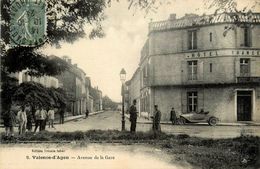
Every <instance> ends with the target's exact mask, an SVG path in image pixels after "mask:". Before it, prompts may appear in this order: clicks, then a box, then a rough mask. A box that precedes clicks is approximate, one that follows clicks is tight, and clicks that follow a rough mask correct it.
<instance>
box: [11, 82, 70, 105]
mask: <svg viewBox="0 0 260 169" xmlns="http://www.w3.org/2000/svg"><path fill="white" fill-rule="evenodd" d="M12 100H13V101H15V102H20V103H22V104H24V103H29V104H31V105H32V106H35V105H37V104H41V105H43V106H45V107H49V106H54V107H61V106H63V105H66V93H65V91H64V90H63V89H61V88H58V89H55V88H47V87H44V86H43V85H41V84H39V83H35V82H24V83H22V84H21V85H19V86H18V87H17V89H16V90H15V92H14V93H13V95H12Z"/></svg>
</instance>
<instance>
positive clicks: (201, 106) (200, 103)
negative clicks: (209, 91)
mask: <svg viewBox="0 0 260 169" xmlns="http://www.w3.org/2000/svg"><path fill="white" fill-rule="evenodd" d="M201 109H204V90H203V89H201V90H199V91H198V111H200V110H201ZM204 111H208V110H204Z"/></svg>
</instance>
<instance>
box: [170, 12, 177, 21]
mask: <svg viewBox="0 0 260 169" xmlns="http://www.w3.org/2000/svg"><path fill="white" fill-rule="evenodd" d="M169 20H171V21H173V20H176V14H175V13H172V14H170V17H169Z"/></svg>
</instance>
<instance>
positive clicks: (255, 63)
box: [250, 59, 260, 77]
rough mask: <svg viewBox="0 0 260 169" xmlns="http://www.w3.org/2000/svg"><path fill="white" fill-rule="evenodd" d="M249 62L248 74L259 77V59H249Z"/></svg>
mask: <svg viewBox="0 0 260 169" xmlns="http://www.w3.org/2000/svg"><path fill="white" fill-rule="evenodd" d="M250 61H251V64H250V76H252V77H259V76H260V60H259V59H258V60H256V59H251V60H250Z"/></svg>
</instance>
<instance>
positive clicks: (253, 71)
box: [129, 13, 260, 122]
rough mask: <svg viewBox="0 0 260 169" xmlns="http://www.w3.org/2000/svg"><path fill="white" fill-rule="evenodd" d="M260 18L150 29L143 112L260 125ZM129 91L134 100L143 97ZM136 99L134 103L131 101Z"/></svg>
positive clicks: (189, 20) (186, 20)
mask: <svg viewBox="0 0 260 169" xmlns="http://www.w3.org/2000/svg"><path fill="white" fill-rule="evenodd" d="M259 37H260V14H259V13H251V14H248V15H245V14H243V13H222V14H216V15H203V16H198V15H194V14H188V15H186V16H184V17H182V18H180V19H176V15H175V14H172V15H170V18H169V19H168V20H165V21H160V22H151V23H150V24H149V34H148V39H147V41H146V43H145V45H144V47H143V49H142V51H141V58H140V63H139V68H138V69H139V71H140V79H139V80H138V78H135V76H136V75H134V76H133V78H132V79H131V80H130V81H132V82H130V84H138V83H139V82H137V81H140V93H139V96H140V108H141V111H144V112H148V113H151V112H152V111H153V106H154V105H158V107H159V109H160V110H161V112H162V120H169V118H170V110H171V108H172V107H174V108H175V110H176V111H177V112H178V113H189V112H198V111H200V110H201V109H204V111H209V112H210V113H211V114H212V115H215V116H216V117H218V118H219V119H220V121H222V122H237V121H257V122H260V43H259ZM131 88H132V86H131V85H130V86H129V89H130V91H129V93H130V94H129V95H130V97H133V96H134V97H136V98H138V94H134V93H135V92H136V91H134V90H133V89H131ZM131 99H132V98H131Z"/></svg>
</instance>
